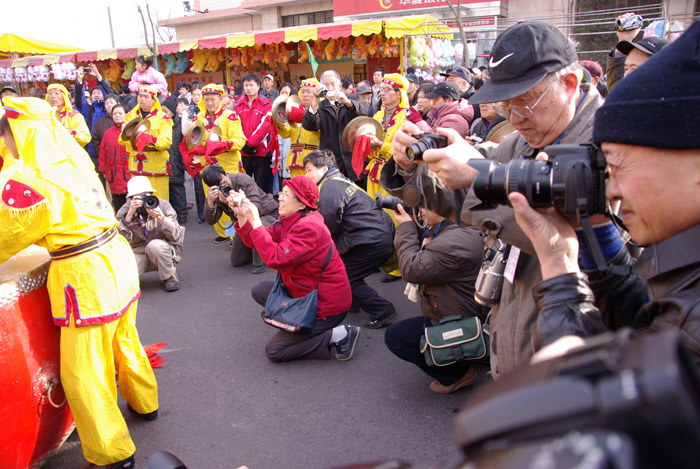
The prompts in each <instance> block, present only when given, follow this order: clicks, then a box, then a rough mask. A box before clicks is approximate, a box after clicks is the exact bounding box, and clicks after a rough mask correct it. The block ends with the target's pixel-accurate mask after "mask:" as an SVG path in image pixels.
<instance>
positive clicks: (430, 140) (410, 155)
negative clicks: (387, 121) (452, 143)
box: [406, 132, 447, 161]
mask: <svg viewBox="0 0 700 469" xmlns="http://www.w3.org/2000/svg"><path fill="white" fill-rule="evenodd" d="M413 137H414V138H416V139H418V141H417V142H416V143H414V144H413V145H410V146H409V147H408V148H406V158H407V159H408V160H409V161H423V152H424V151H425V150H432V149H433V148H445V147H446V146H447V137H444V136H442V135H438V134H436V133H434V132H421V133H420V134H418V135H414V136H413Z"/></svg>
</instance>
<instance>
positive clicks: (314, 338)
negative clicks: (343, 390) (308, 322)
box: [250, 281, 346, 362]
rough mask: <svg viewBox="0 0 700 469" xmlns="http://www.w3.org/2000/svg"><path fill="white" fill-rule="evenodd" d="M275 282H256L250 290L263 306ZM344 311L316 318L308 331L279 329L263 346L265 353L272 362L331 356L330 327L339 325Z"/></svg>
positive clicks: (343, 316)
mask: <svg viewBox="0 0 700 469" xmlns="http://www.w3.org/2000/svg"><path fill="white" fill-rule="evenodd" d="M274 284H275V282H270V281H264V282H260V283H257V284H256V285H254V286H253V288H252V289H251V290H250V294H251V295H252V296H253V299H254V300H255V301H256V302H257V303H258V304H259V305H261V306H265V302H266V301H267V297H268V296H269V295H270V291H271V290H272V286H273V285H274ZM345 314H346V313H341V314H338V315H336V316H330V317H328V318H326V320H325V321H324V320H322V319H316V322H314V327H312V328H311V330H310V331H308V332H287V331H283V330H280V331H279V332H277V334H275V335H274V337H272V339H271V340H270V341H269V342H268V343H267V345H266V346H265V354H266V355H267V358H269V359H270V360H271V361H273V362H287V361H290V360H296V359H298V358H322V359H324V360H328V359H329V358H330V356H331V350H330V347H329V345H330V342H331V335H332V333H331V329H333V328H334V327H336V326H338V325H340V323H342V322H343V320H344V319H345Z"/></svg>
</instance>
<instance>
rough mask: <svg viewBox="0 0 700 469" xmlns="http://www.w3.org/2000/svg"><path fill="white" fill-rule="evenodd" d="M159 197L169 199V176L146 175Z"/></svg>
mask: <svg viewBox="0 0 700 469" xmlns="http://www.w3.org/2000/svg"><path fill="white" fill-rule="evenodd" d="M146 177H147V178H148V180H149V181H150V183H151V186H153V188H154V189H155V190H156V196H158V198H159V199H163V200H170V176H146Z"/></svg>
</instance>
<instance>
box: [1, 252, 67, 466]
mask: <svg viewBox="0 0 700 469" xmlns="http://www.w3.org/2000/svg"><path fill="white" fill-rule="evenodd" d="M49 264H50V258H49V255H48V253H47V251H46V250H45V249H43V248H39V247H36V246H32V247H30V248H28V249H26V250H24V251H22V252H20V253H19V254H17V255H16V256H14V257H12V258H11V259H9V260H8V261H7V262H5V263H4V264H3V265H0V370H2V377H1V378H0V422H3V429H4V432H5V433H4V435H3V438H2V439H0V467H3V468H26V467H31V466H34V465H36V464H37V463H38V462H40V461H42V460H43V459H45V458H46V457H47V456H48V455H49V454H51V452H52V450H55V449H57V448H58V447H59V446H60V444H61V443H62V442H63V441H65V439H66V438H68V436H69V435H70V434H71V432H72V431H73V428H74V425H73V415H72V414H71V412H70V408H69V407H68V404H67V403H66V398H65V395H64V393H63V387H62V386H61V381H60V376H59V370H60V365H59V339H60V328H59V327H57V326H54V325H53V321H52V318H51V307H50V304H49V295H48V291H47V289H46V275H47V273H48V268H49Z"/></svg>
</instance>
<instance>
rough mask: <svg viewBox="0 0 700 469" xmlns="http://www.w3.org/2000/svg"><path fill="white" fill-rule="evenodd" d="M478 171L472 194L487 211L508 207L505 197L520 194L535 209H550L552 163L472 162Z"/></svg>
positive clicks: (527, 161)
mask: <svg viewBox="0 0 700 469" xmlns="http://www.w3.org/2000/svg"><path fill="white" fill-rule="evenodd" d="M469 164H470V166H472V167H473V168H475V169H476V170H477V171H479V174H477V176H476V178H475V179H474V184H473V185H472V187H473V188H474V194H475V195H476V196H477V197H478V198H479V199H481V200H482V201H483V203H484V205H485V206H487V207H489V208H495V207H497V206H498V205H510V202H509V200H508V194H510V193H511V192H520V193H521V194H524V195H525V197H527V201H528V202H529V204H530V206H532V207H535V208H544V207H550V206H551V205H552V183H551V179H550V173H551V167H552V166H551V163H550V162H548V161H536V160H519V161H513V162H511V163H510V164H503V165H499V164H496V163H493V162H491V161H487V160H471V161H470V162H469Z"/></svg>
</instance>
